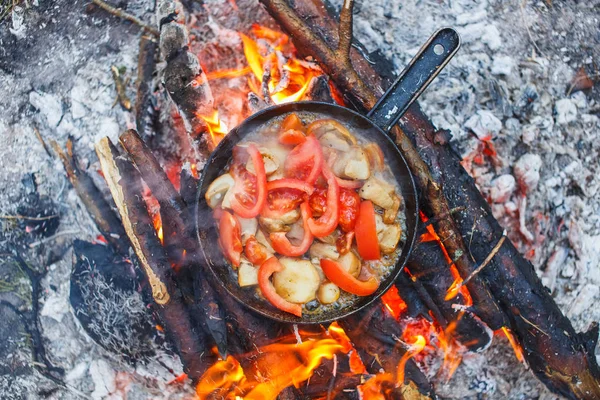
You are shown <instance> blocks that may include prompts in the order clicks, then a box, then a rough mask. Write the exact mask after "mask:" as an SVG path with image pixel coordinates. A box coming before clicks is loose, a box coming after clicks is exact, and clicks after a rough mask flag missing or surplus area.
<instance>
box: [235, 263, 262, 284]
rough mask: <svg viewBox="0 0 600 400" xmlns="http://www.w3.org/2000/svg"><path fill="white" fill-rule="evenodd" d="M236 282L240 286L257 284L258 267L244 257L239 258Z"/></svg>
mask: <svg viewBox="0 0 600 400" xmlns="http://www.w3.org/2000/svg"><path fill="white" fill-rule="evenodd" d="M238 283H239V285H240V287H244V286H253V285H258V268H257V267H255V266H254V265H252V263H251V262H250V261H248V260H247V259H246V258H245V257H242V258H241V260H240V266H239V268H238Z"/></svg>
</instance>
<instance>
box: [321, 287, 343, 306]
mask: <svg viewBox="0 0 600 400" xmlns="http://www.w3.org/2000/svg"><path fill="white" fill-rule="evenodd" d="M339 298H340V288H339V287H338V286H337V285H336V284H335V283H332V282H323V283H322V284H321V286H319V290H317V299H318V300H319V302H320V303H321V304H331V303H335V302H336V301H337V299H339Z"/></svg>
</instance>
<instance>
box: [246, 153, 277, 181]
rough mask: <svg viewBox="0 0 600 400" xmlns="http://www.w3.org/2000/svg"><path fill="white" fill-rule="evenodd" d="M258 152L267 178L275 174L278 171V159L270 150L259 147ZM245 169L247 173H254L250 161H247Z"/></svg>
mask: <svg viewBox="0 0 600 400" xmlns="http://www.w3.org/2000/svg"><path fill="white" fill-rule="evenodd" d="M258 151H260V154H261V155H262V159H263V162H264V164H265V173H266V174H267V176H268V175H271V174H273V173H275V172H276V171H277V170H278V169H279V165H280V162H279V158H278V157H277V156H276V155H275V154H274V153H273V152H272V151H271V150H270V149H267V148H265V147H260V148H259V149H258ZM246 169H247V170H248V171H249V172H251V173H254V164H253V163H252V160H251V159H249V160H248V162H247V163H246Z"/></svg>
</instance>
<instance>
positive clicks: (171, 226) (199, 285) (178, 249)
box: [120, 129, 227, 357]
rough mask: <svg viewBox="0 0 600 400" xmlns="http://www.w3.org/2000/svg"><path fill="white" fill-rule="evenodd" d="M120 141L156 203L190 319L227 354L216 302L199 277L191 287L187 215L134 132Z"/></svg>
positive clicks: (192, 244) (192, 252) (194, 263)
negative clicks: (190, 313) (189, 308)
mask: <svg viewBox="0 0 600 400" xmlns="http://www.w3.org/2000/svg"><path fill="white" fill-rule="evenodd" d="M120 141H121V144H122V145H123V147H124V148H125V150H126V151H127V153H128V154H129V155H130V156H131V158H132V159H133V161H134V162H135V165H136V167H137V169H138V170H139V171H140V174H141V176H142V178H143V179H144V181H145V182H146V184H147V185H148V187H149V188H150V190H151V191H152V194H153V195H154V197H156V199H157V200H158V203H159V205H160V214H161V220H162V222H163V233H164V245H165V249H166V250H167V254H168V256H169V261H170V262H171V263H173V264H175V265H176V268H175V271H176V276H175V278H176V279H177V282H178V283H179V287H180V290H181V291H182V294H183V298H184V300H185V302H186V304H187V305H188V306H189V307H191V311H192V315H193V318H194V320H195V321H196V322H197V323H199V324H200V325H201V326H202V327H204V329H205V331H206V332H207V333H208V334H209V335H211V336H212V337H213V339H214V340H215V343H216V345H217V348H218V349H219V353H220V354H221V355H222V356H223V357H224V356H226V354H227V333H226V327H225V323H224V321H223V311H222V310H221V307H220V304H219V300H218V299H217V297H216V295H215V291H214V290H213V289H212V287H211V286H210V285H209V284H208V282H207V281H206V279H204V278H202V279H201V280H200V281H197V282H196V284H194V282H195V280H194V277H195V276H198V273H197V270H198V265H199V263H198V246H197V241H196V240H195V235H192V234H191V233H192V232H191V231H190V226H189V224H186V223H185V222H184V221H183V218H184V217H185V216H187V214H188V207H187V205H186V204H185V202H184V201H183V198H182V197H181V195H180V194H179V192H177V190H176V189H175V187H174V186H173V184H172V183H171V181H170V180H169V178H168V176H167V174H166V173H165V172H164V170H163V169H162V167H161V166H160V164H159V162H158V160H157V159H156V158H155V157H154V155H153V154H152V151H151V150H150V149H149V148H148V147H147V146H146V144H145V143H144V142H143V140H142V139H141V138H140V136H139V135H138V134H137V132H136V131H134V130H132V129H130V130H128V131H126V132H124V133H123V134H122V135H121V137H120ZM184 250H185V254H186V255H185V256H184ZM196 300H198V302H197V301H196Z"/></svg>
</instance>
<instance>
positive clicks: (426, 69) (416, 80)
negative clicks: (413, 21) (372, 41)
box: [367, 28, 460, 132]
mask: <svg viewBox="0 0 600 400" xmlns="http://www.w3.org/2000/svg"><path fill="white" fill-rule="evenodd" d="M459 47H460V36H459V35H458V33H457V32H456V31H455V30H454V29H452V28H442V29H440V30H439V31H437V32H436V33H434V34H433V36H431V38H430V39H429V40H428V41H427V43H425V44H424V45H423V47H421V49H420V50H419V52H418V53H417V55H416V56H415V57H414V58H413V59H412V60H411V62H410V64H408V66H407V67H406V68H405V69H404V71H402V73H401V74H400V76H399V77H398V79H396V81H395V82H394V83H393V84H392V86H391V87H390V88H389V89H388V90H387V92H385V94H384V95H383V96H382V97H381V98H380V99H379V101H378V102H377V104H375V107H373V109H371V111H369V113H368V114H367V118H369V119H370V120H371V121H373V123H374V124H375V125H377V126H379V127H380V128H381V129H383V130H384V131H386V132H388V131H389V130H390V129H391V128H392V126H394V125H395V124H396V122H398V120H399V119H400V118H401V117H402V116H403V115H404V113H405V112H406V110H408V107H410V105H411V104H412V103H413V102H414V101H415V100H416V99H417V97H419V96H420V95H421V93H423V91H424V90H425V89H426V88H427V86H429V84H430V83H431V81H433V80H434V79H435V77H436V76H437V75H438V74H439V73H440V71H441V70H442V69H443V68H444V67H445V66H446V64H448V62H449V61H450V59H451V58H452V57H453V56H454V54H456V52H457V51H458V48H459Z"/></svg>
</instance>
